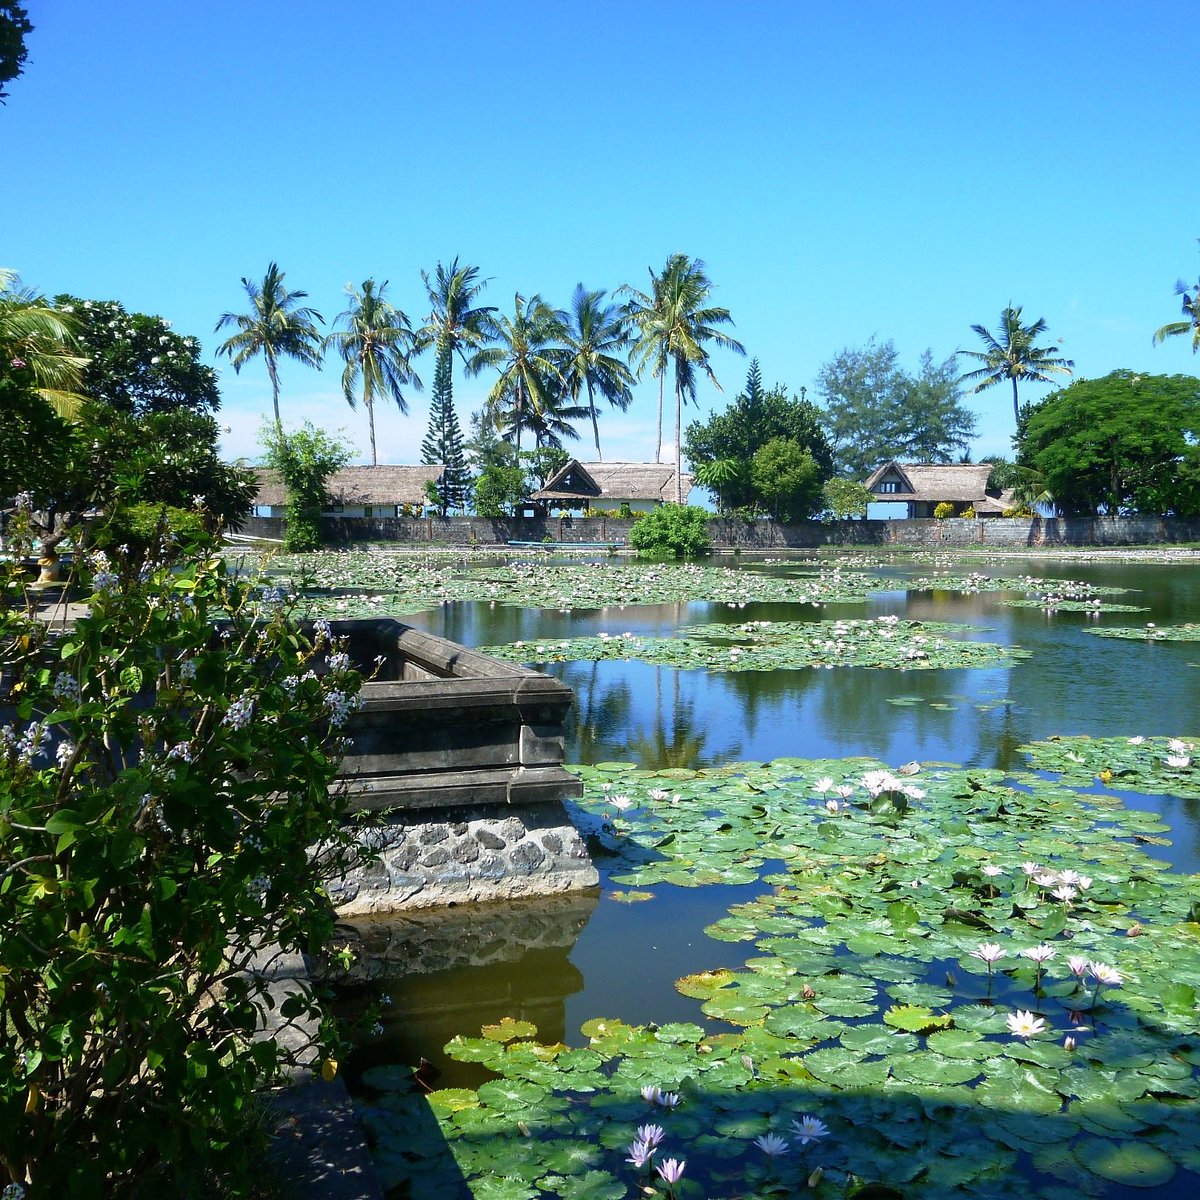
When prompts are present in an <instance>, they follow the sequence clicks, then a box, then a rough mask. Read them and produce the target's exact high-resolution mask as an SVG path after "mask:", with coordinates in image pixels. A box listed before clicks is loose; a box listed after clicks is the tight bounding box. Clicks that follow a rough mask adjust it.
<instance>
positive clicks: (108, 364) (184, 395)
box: [54, 295, 221, 416]
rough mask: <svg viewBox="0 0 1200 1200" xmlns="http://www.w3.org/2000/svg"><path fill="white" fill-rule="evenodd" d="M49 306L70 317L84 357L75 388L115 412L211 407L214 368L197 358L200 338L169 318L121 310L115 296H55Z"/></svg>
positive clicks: (215, 402)
mask: <svg viewBox="0 0 1200 1200" xmlns="http://www.w3.org/2000/svg"><path fill="white" fill-rule="evenodd" d="M54 304H55V307H56V308H58V309H59V311H60V312H64V313H67V314H68V315H70V316H72V317H73V318H74V319H75V323H76V336H77V338H78V339H79V345H80V353H81V354H83V355H84V356H86V357H87V359H88V363H87V366H85V367H84V368H83V372H82V375H81V379H80V391H82V392H83V394H84V395H85V396H88V397H89V398H91V399H93V400H98V401H100V402H102V403H104V404H106V405H108V406H109V407H110V408H113V409H117V410H119V411H121V412H128V413H133V414H135V415H136V416H143V415H145V414H146V413H158V412H175V411H177V410H179V409H190V410H192V411H195V412H203V411H215V410H216V409H218V408H220V406H221V398H220V394H219V393H218V391H217V373H216V372H215V371H214V370H213V369H212V367H208V366H205V365H204V364H203V363H202V362H201V361H200V343H199V341H198V340H197V339H196V338H194V337H182V336H181V335H179V334H178V333H174V332H173V331H172V330H171V325H170V322H169V321H164V320H163V319H162V317H155V316H147V315H146V314H145V313H131V312H126V311H125V307H124V305H122V304H120V303H119V302H118V301H116V300H80V299H79V298H78V297H76V296H67V295H61V296H56V297H55V299H54Z"/></svg>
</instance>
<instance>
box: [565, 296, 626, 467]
mask: <svg viewBox="0 0 1200 1200" xmlns="http://www.w3.org/2000/svg"><path fill="white" fill-rule="evenodd" d="M604 295H605V293H604V292H603V291H596V292H589V291H588V290H587V288H585V287H584V286H583V284H582V283H579V284H576V285H575V294H574V295H573V296H572V297H571V310H570V312H569V313H568V314H567V321H566V329H565V338H564V341H565V344H566V349H567V361H566V365H565V366H564V368H563V379H564V382H565V385H566V390H567V394H568V395H569V396H570V397H571V398H572V399H573V400H574V401H575V402H576V404H578V402H579V398H580V396H581V394H582V393H583V391H584V389H585V388H586V389H587V407H588V411H589V412H590V413H591V417H592V435H593V436H594V437H595V439H596V458H597V459H598V460H599V461H601V462H603V461H604V455H603V454H602V453H601V452H600V426H599V424H598V423H597V421H596V392H599V393H600V395H601V396H602V397H603V398H604V399H605V400H607V401H608V402H609V404H611V405H612V406H613V407H614V408H619V409H620V410H621V411H622V412H625V411H626V410H627V409H628V408H629V405H630V403H631V402H632V401H633V392H632V390H631V388H632V385H633V373H632V372H631V371H630V370H629V364H628V362H626V360H625V359H623V358H618V357H617V356H616V354H615V353H614V351H620V350H623V349H625V348H626V347H627V346H628V345H629V333H628V325H627V323H626V321H625V319H624V317H623V315H622V313H621V311H620V310H619V309H618V308H617V307H616V306H615V305H611V304H604V303H603V300H604Z"/></svg>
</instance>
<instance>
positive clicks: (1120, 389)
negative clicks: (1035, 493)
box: [1020, 370, 1200, 517]
mask: <svg viewBox="0 0 1200 1200" xmlns="http://www.w3.org/2000/svg"><path fill="white" fill-rule="evenodd" d="M1198 435H1200V380H1197V379H1195V378H1194V377H1192V376H1190V375H1138V374H1135V373H1134V372H1132V371H1127V370H1123V371H1113V372H1112V373H1111V374H1109V375H1106V376H1104V378H1103V379H1080V380H1077V381H1076V382H1074V383H1072V384H1071V385H1070V386H1069V387H1066V388H1064V389H1063V390H1062V391H1059V392H1055V393H1053V394H1052V395H1050V396H1047V397H1046V399H1045V400H1043V401H1041V402H1040V403H1038V404H1036V405H1032V406H1030V407H1029V409H1028V411H1027V412H1023V413H1022V436H1021V442H1020V458H1021V461H1022V462H1023V463H1026V464H1027V465H1028V466H1029V467H1031V468H1032V469H1033V470H1035V471H1036V472H1037V473H1038V474H1039V475H1040V476H1041V478H1042V479H1043V480H1044V481H1045V486H1046V488H1047V489H1048V490H1049V492H1050V493H1051V495H1052V496H1053V497H1054V503H1055V505H1056V507H1057V508H1058V511H1059V512H1060V513H1063V514H1064V515H1068V516H1078V515H1084V516H1086V515H1095V514H1099V513H1101V512H1103V513H1107V514H1109V515H1112V516H1115V515H1117V514H1119V513H1124V512H1137V513H1146V514H1154V515H1163V514H1168V513H1170V514H1174V515H1176V516H1182V517H1192V516H1196V515H1197V514H1200V446H1198V445H1197V436H1198Z"/></svg>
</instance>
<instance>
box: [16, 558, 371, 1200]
mask: <svg viewBox="0 0 1200 1200" xmlns="http://www.w3.org/2000/svg"><path fill="white" fill-rule="evenodd" d="M89 565H90V578H91V586H92V587H93V589H94V591H93V594H92V596H91V598H90V613H89V615H87V616H86V617H84V618H82V619H80V620H79V621H78V622H77V623H76V624H75V625H74V627H73V628H71V629H69V630H67V631H66V632H65V633H62V634H58V635H53V636H52V635H49V634H48V633H47V631H46V630H45V629H44V628H43V627H42V626H41V624H40V623H38V622H37V621H35V620H32V619H31V618H30V617H29V616H28V615H27V613H26V612H25V611H24V610H23V608H22V591H21V580H20V579H19V578H18V577H17V575H16V574H15V573H13V572H10V573H9V574H7V575H4V576H0V1028H2V1030H3V1036H2V1037H0V1186H3V1185H5V1184H13V1185H21V1186H23V1187H25V1188H26V1189H27V1191H28V1195H29V1196H30V1198H31V1200H34V1198H36V1197H41V1196H46V1197H50V1196H53V1197H58V1196H100V1195H109V1194H115V1195H122V1196H126V1195H154V1196H157V1195H167V1194H170V1195H180V1196H192V1195H200V1194H202V1193H204V1192H208V1191H211V1185H212V1181H213V1179H214V1178H215V1177H217V1176H220V1178H221V1179H222V1180H224V1181H230V1180H232V1181H234V1184H233V1186H232V1188H231V1191H233V1192H234V1193H235V1194H242V1193H241V1192H239V1191H238V1190H237V1184H236V1181H237V1180H239V1179H242V1178H244V1177H245V1175H246V1172H247V1171H248V1169H249V1167H250V1165H251V1164H252V1163H253V1162H254V1161H255V1160H256V1158H258V1157H259V1156H260V1151H261V1144H260V1141H259V1140H258V1139H257V1138H256V1137H255V1136H253V1128H254V1125H253V1122H252V1121H250V1119H249V1116H248V1113H249V1112H250V1111H251V1106H250V1105H249V1101H250V1099H251V1096H252V1093H253V1092H254V1091H255V1089H256V1088H258V1087H259V1086H261V1085H262V1084H263V1083H264V1082H265V1081H268V1080H270V1079H271V1078H272V1076H273V1075H274V1074H275V1073H276V1071H277V1070H278V1068H279V1066H280V1064H281V1055H282V1054H283V1051H282V1050H281V1049H280V1047H278V1046H277V1045H276V1044H275V1043H274V1042H273V1041H270V1040H254V1039H252V1037H251V1035H252V1034H253V1033H254V1031H255V1029H256V1028H258V1027H259V1026H260V1025H261V1018H262V1014H263V1012H264V1008H265V1005H266V982H265V980H264V979H263V978H262V977H261V976H260V975H258V974H256V973H255V972H254V971H253V970H252V969H251V963H252V962H253V961H257V962H259V963H261V962H262V959H263V956H264V953H268V952H269V951H270V949H271V948H273V947H279V948H281V949H282V950H283V951H285V952H288V951H302V950H308V949H310V948H311V947H313V946H315V945H317V944H319V943H320V942H321V941H322V940H324V939H325V938H327V937H328V936H329V934H330V933H331V931H332V912H331V909H330V905H329V903H328V900H327V898H326V896H325V893H324V891H323V887H322V878H323V874H324V873H325V872H327V871H330V870H336V869H338V868H339V866H340V865H341V864H342V863H343V862H344V861H345V859H346V858H347V856H348V855H349V853H350V850H349V845H348V837H347V835H346V834H345V833H344V832H343V830H342V825H341V820H340V818H341V815H342V802H341V799H340V796H339V793H338V790H337V789H336V788H334V789H332V790H331V787H330V785H331V783H332V781H333V779H334V775H335V772H336V771H337V767H338V762H339V759H340V756H341V751H342V748H343V740H342V730H343V728H344V726H345V723H346V721H347V720H348V719H349V715H350V713H351V712H352V711H353V710H354V709H355V708H356V707H357V694H358V689H359V685H360V683H361V679H360V677H359V675H358V674H357V672H356V671H355V670H353V669H352V667H351V664H350V662H349V660H348V659H347V658H346V657H345V655H344V654H340V653H339V651H340V647H336V646H334V645H333V644H332V643H331V639H330V636H329V631H328V627H327V626H323V625H322V624H321V623H320V622H318V625H317V628H316V631H315V633H314V634H313V635H312V636H307V635H306V634H305V633H304V632H303V630H302V628H301V627H300V626H298V625H297V623H296V622H295V621H293V619H292V617H291V614H290V611H289V606H288V600H287V598H286V597H283V596H281V595H279V594H273V593H264V591H263V589H262V588H261V587H260V586H257V585H255V584H254V583H252V582H246V581H244V580H237V579H234V578H231V577H230V576H229V575H228V574H226V571H225V569H224V566H223V564H222V563H221V562H220V561H219V560H205V559H203V558H196V557H193V558H192V559H190V560H184V561H182V562H180V563H178V564H176V565H175V566H173V567H170V568H168V567H166V566H163V565H161V564H157V563H154V562H149V563H143V564H140V565H139V564H137V563H132V564H131V563H128V562H125V561H122V560H121V558H120V556H119V555H118V556H117V557H116V558H114V559H112V560H110V559H109V558H108V557H107V556H106V555H105V554H104V553H103V552H97V553H96V554H94V555H93V556H92V561H91V563H90V564H89ZM256 955H257V956H258V957H257V960H256ZM306 1013H307V1014H311V1015H312V1016H314V1017H316V1018H318V1019H319V1018H320V1013H319V1010H318V1006H317V1003H316V1000H315V998H314V997H313V996H312V995H311V994H309V993H308V992H306V991H304V990H301V991H300V992H299V993H298V994H296V995H294V996H292V997H289V999H287V1000H286V1001H285V1002H284V1004H283V1005H282V1015H283V1016H284V1017H285V1018H293V1017H301V1016H303V1015H305V1014H306ZM319 1028H320V1030H321V1033H320V1040H321V1042H322V1044H323V1045H324V1046H326V1049H325V1053H326V1054H328V1053H329V1048H328V1043H329V1039H330V1038H331V1036H332V1029H331V1027H330V1026H329V1025H328V1023H327V1022H324V1021H322V1023H321V1024H320V1026H319ZM68 1147H69V1152H65V1150H64V1148H68Z"/></svg>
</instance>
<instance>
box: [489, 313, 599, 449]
mask: <svg viewBox="0 0 1200 1200" xmlns="http://www.w3.org/2000/svg"><path fill="white" fill-rule="evenodd" d="M490 324H491V330H490V333H491V337H490V340H491V342H492V344H491V345H489V346H487V347H485V348H484V349H482V350H480V351H479V353H478V354H476V355H475V358H474V359H473V361H472V364H471V366H470V368H469V371H470V373H471V374H477V373H478V372H479V371H481V370H483V369H484V368H485V367H494V368H495V369H496V370H497V371H498V372H499V378H498V379H497V380H496V382H495V384H494V385H493V387H492V390H491V391H490V392H489V393H488V398H487V402H488V407H489V409H490V410H491V418H492V422H493V424H494V425H495V427H496V428H497V429H498V430H500V431H501V432H502V433H503V434H504V435H505V436H506V437H511V438H512V440H513V441H514V442H515V443H516V447H517V454H518V455H519V454H520V453H521V431H522V430H523V429H530V430H532V431H533V432H534V433H535V434H536V435H537V441H538V444H539V445H540V444H541V442H542V440H543V436H544V430H545V429H546V426H545V424H544V423H540V422H542V418H543V416H544V414H546V413H547V412H548V411H549V410H550V409H551V406H552V403H553V400H554V398H555V396H556V395H560V394H561V393H562V391H563V387H564V380H563V374H562V368H563V366H564V361H565V351H564V348H563V337H564V335H565V332H566V330H565V327H564V322H563V320H562V316H561V314H559V313H556V312H555V311H554V310H553V309H552V308H551V307H550V306H549V305H548V304H547V303H546V302H545V301H544V300H543V299H542V298H541V296H538V295H534V296H530V297H529V299H525V297H523V296H522V295H521V294H520V293H517V294H516V295H515V296H514V298H513V315H512V316H511V317H507V316H504V315H500V316H496V317H493V318H492V319H491V323H490ZM561 433H562V430H561V424H560V427H559V430H557V431H556V432H555V434H554V436H552V437H551V441H552V442H557V439H558V437H560V436H561ZM568 436H575V437H578V434H571V435H568Z"/></svg>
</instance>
